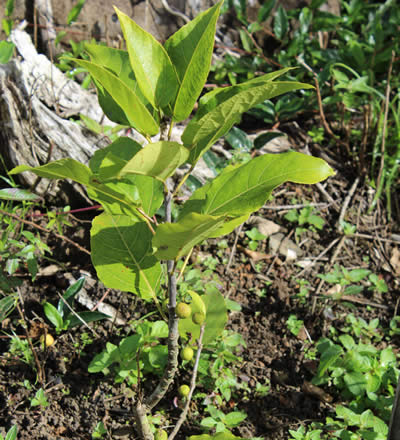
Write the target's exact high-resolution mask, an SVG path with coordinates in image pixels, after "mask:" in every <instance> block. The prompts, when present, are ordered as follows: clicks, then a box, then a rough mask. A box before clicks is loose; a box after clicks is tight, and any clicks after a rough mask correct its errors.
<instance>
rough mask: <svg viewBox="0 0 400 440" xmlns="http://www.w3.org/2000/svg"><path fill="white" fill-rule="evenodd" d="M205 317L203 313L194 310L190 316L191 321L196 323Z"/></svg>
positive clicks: (199, 323) (201, 321)
mask: <svg viewBox="0 0 400 440" xmlns="http://www.w3.org/2000/svg"><path fill="white" fill-rule="evenodd" d="M205 319H206V316H205V315H204V313H201V312H196V313H194V314H193V316H192V321H193V322H194V323H195V324H198V325H201V324H203V322H204V321H205Z"/></svg>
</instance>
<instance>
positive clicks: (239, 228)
mask: <svg viewBox="0 0 400 440" xmlns="http://www.w3.org/2000/svg"><path fill="white" fill-rule="evenodd" d="M242 229H243V223H242V224H241V225H240V226H239V227H238V228H237V229H236V235H235V241H234V243H233V246H232V249H231V253H230V255H229V261H228V264H227V265H226V268H225V272H229V270H230V268H231V265H232V261H233V257H234V256H235V253H236V247H237V243H238V241H239V235H240V232H241V231H242Z"/></svg>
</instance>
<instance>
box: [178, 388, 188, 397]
mask: <svg viewBox="0 0 400 440" xmlns="http://www.w3.org/2000/svg"><path fill="white" fill-rule="evenodd" d="M189 391H190V388H189V385H181V386H180V387H179V388H178V393H179V395H180V396H182V397H187V396H188V395H189Z"/></svg>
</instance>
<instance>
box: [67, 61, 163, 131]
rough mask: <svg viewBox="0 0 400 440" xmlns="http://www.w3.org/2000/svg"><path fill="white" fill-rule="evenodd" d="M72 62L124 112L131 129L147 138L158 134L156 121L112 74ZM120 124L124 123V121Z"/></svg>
mask: <svg viewBox="0 0 400 440" xmlns="http://www.w3.org/2000/svg"><path fill="white" fill-rule="evenodd" d="M73 61H74V62H75V63H76V64H79V65H80V66H82V67H84V68H85V69H87V70H88V72H89V73H90V75H91V76H92V77H93V78H94V79H95V80H96V81H97V82H99V83H100V84H101V85H102V86H103V87H104V89H105V90H106V91H107V92H108V93H109V94H110V95H111V97H112V98H113V100H115V102H116V103H117V104H118V105H119V106H120V107H121V109H122V110H123V111H124V114H125V117H126V119H127V121H128V122H129V124H130V125H131V126H132V127H134V128H135V129H137V130H138V131H139V132H141V133H144V134H146V135H149V136H154V135H155V134H157V133H158V131H159V125H158V123H157V121H156V120H155V119H154V117H153V115H152V114H151V112H150V111H149V110H148V109H147V107H146V105H145V104H144V103H143V102H142V100H141V99H140V97H139V96H138V94H137V93H135V91H134V90H132V89H131V88H129V87H128V86H127V85H126V84H125V83H124V82H123V81H122V80H121V79H119V78H118V77H117V76H116V75H115V74H114V73H112V72H110V71H109V70H108V69H106V68H104V67H102V66H100V65H98V64H95V63H92V62H90V61H86V60H78V59H73ZM120 122H121V123H124V121H120Z"/></svg>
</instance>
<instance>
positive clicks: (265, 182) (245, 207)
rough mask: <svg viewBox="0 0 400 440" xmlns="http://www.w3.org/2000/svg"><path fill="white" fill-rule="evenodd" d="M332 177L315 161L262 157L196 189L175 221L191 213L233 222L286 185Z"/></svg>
mask: <svg viewBox="0 0 400 440" xmlns="http://www.w3.org/2000/svg"><path fill="white" fill-rule="evenodd" d="M332 174H334V172H333V170H332V169H331V168H330V167H329V165H328V164H327V163H326V162H325V161H323V160H322V159H319V158H316V157H312V156H308V155H305V154H301V153H296V152H290V153H283V154H265V155H263V156H259V157H256V158H254V159H252V160H251V161H249V162H247V163H246V164H244V165H241V166H238V167H236V168H233V169H232V170H228V171H226V172H222V173H221V174H220V175H219V176H218V177H216V178H215V179H214V180H212V181H211V182H209V183H207V184H206V185H204V186H203V187H201V188H199V189H198V190H197V191H195V192H194V193H193V195H192V196H191V197H190V199H189V200H188V201H187V202H186V203H185V205H184V207H183V210H182V211H181V214H180V217H179V218H180V219H181V218H184V217H185V216H186V215H188V214H189V213H192V212H197V213H201V214H207V215H212V216H222V215H225V216H230V217H233V218H234V217H240V216H245V215H249V214H250V213H252V212H255V211H257V210H258V209H260V208H261V207H262V206H263V205H264V204H265V202H266V201H267V200H268V198H269V196H270V194H271V192H272V190H273V189H274V188H276V187H277V186H278V185H280V184H282V183H284V182H286V181H290V182H295V183H316V182H319V181H321V180H324V179H326V178H327V177H328V176H330V175H332ZM214 236H215V235H214Z"/></svg>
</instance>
